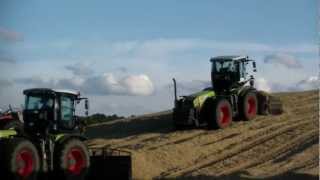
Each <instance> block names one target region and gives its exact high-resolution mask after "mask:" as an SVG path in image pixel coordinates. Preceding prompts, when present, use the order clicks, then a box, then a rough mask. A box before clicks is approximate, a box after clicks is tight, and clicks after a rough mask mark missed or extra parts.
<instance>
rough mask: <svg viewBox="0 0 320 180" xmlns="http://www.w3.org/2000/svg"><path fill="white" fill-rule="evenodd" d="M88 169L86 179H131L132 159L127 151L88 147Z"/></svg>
mask: <svg viewBox="0 0 320 180" xmlns="http://www.w3.org/2000/svg"><path fill="white" fill-rule="evenodd" d="M89 151H90V169H89V173H88V175H87V178H86V179H88V180H93V179H97V180H107V179H121V180H122V179H123V180H131V179H132V165H131V164H132V159H131V153H130V152H128V151H123V150H118V149H111V148H107V147H103V148H90V150H89Z"/></svg>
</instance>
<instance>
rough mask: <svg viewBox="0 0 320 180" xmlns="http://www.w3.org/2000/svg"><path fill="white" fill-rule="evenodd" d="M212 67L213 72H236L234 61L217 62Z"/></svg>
mask: <svg viewBox="0 0 320 180" xmlns="http://www.w3.org/2000/svg"><path fill="white" fill-rule="evenodd" d="M212 66H213V67H212V70H213V72H218V73H223V72H235V67H234V63H233V61H215V62H214V63H212Z"/></svg>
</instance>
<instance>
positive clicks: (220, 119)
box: [208, 98, 232, 129]
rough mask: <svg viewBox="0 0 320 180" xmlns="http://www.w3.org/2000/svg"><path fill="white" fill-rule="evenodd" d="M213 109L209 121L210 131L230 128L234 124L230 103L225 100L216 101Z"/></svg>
mask: <svg viewBox="0 0 320 180" xmlns="http://www.w3.org/2000/svg"><path fill="white" fill-rule="evenodd" d="M211 107H212V109H211V111H210V112H209V114H210V115H209V120H208V127H209V129H219V128H221V129H223V128H226V127H228V126H229V125H230V124H231V122H232V108H231V105H230V103H229V101H228V100H226V99H224V98H221V99H216V100H215V102H214V103H213V106H211Z"/></svg>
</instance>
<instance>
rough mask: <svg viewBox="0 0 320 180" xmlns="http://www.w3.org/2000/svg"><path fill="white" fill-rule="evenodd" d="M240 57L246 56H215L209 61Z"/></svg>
mask: <svg viewBox="0 0 320 180" xmlns="http://www.w3.org/2000/svg"><path fill="white" fill-rule="evenodd" d="M240 59H248V56H216V57H213V58H211V59H210V61H211V62H213V61H216V60H222V61H236V60H240Z"/></svg>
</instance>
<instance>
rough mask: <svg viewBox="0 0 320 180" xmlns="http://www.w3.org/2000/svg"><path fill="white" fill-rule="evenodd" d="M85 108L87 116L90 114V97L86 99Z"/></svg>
mask: <svg viewBox="0 0 320 180" xmlns="http://www.w3.org/2000/svg"><path fill="white" fill-rule="evenodd" d="M84 109H85V110H86V112H85V113H86V116H88V115H89V100H88V99H86V100H85V101H84Z"/></svg>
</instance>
